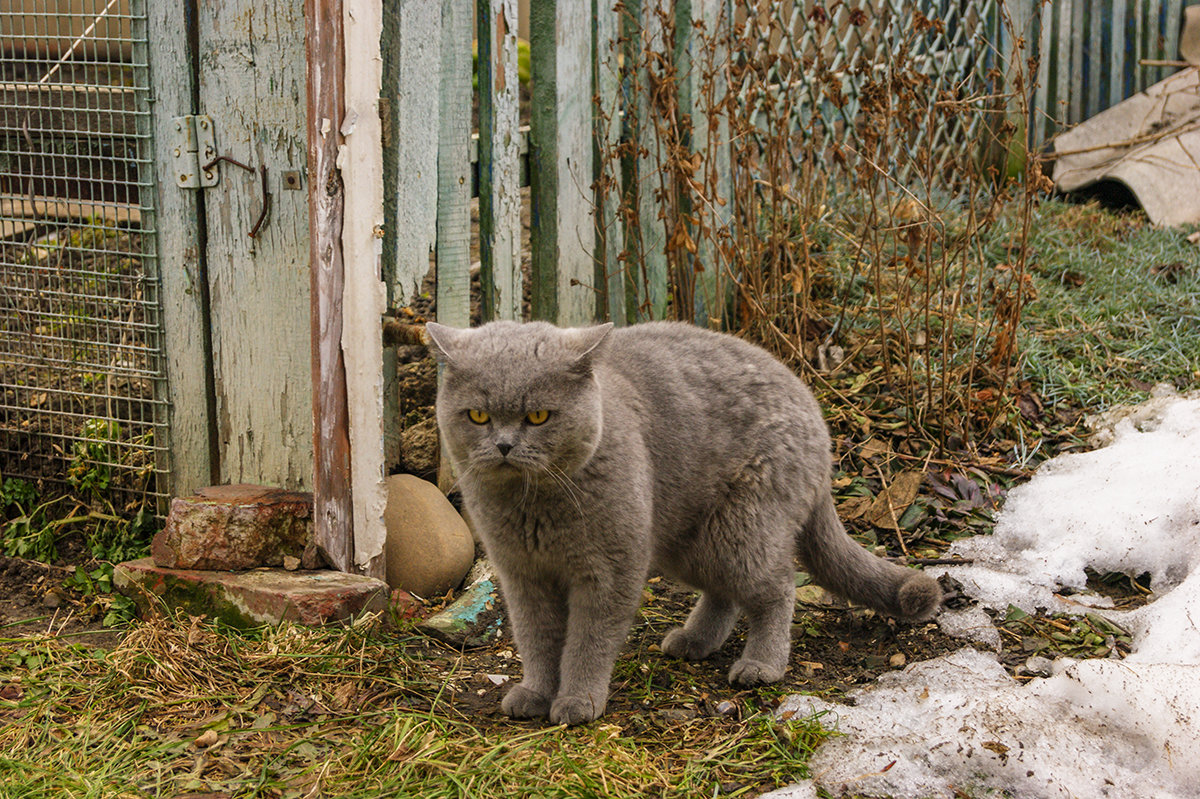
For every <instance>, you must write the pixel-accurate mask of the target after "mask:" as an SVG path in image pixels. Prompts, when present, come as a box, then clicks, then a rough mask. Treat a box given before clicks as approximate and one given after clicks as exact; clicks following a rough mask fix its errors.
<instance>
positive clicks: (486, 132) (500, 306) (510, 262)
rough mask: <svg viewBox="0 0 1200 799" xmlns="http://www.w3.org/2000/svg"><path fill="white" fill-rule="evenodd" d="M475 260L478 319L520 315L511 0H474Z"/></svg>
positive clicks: (516, 81) (516, 90)
mask: <svg viewBox="0 0 1200 799" xmlns="http://www.w3.org/2000/svg"><path fill="white" fill-rule="evenodd" d="M477 31H478V35H477V40H478V42H479V58H478V76H479V239H480V241H479V260H480V281H481V285H482V299H481V304H482V308H481V311H482V315H483V318H484V320H492V319H519V318H520V317H521V283H522V281H521V188H520V182H521V153H520V138H519V136H518V135H517V130H518V127H519V123H520V120H519V107H520V82H519V78H518V74H517V3H516V0H480V2H479V19H478V23H477Z"/></svg>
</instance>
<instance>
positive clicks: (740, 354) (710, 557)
mask: <svg viewBox="0 0 1200 799" xmlns="http://www.w3.org/2000/svg"><path fill="white" fill-rule="evenodd" d="M428 332H429V337H430V339H431V340H432V343H433V346H434V350H435V351H436V352H437V354H438V357H439V359H440V360H441V361H442V363H443V364H444V365H445V373H444V380H443V382H442V385H441V388H440V390H439V393H438V400H437V415H438V424H439V427H440V429H441V432H442V436H443V439H444V441H445V443H446V445H447V449H448V451H449V453H450V457H451V460H452V462H453V465H454V468H455V470H456V472H457V474H458V478H459V485H460V487H461V489H462V494H463V499H464V502H465V504H466V509H467V512H468V514H469V517H470V519H471V520H472V522H473V523H474V525H475V529H476V531H477V533H478V534H479V536H480V537H481V538H482V540H483V544H484V546H485V548H486V550H487V553H488V556H489V558H490V559H491V561H492V563H493V565H494V567H495V569H496V572H497V576H498V577H499V579H500V586H501V590H502V591H503V593H504V599H505V603H506V605H507V608H508V611H509V614H510V618H511V621H512V630H513V635H514V636H515V639H516V644H517V649H518V651H519V654H520V656H521V660H522V663H523V664H524V679H523V681H522V682H521V683H520V684H518V685H516V686H514V687H513V688H512V690H511V691H510V692H509V693H508V694H507V695H506V696H505V697H504V700H503V703H502V707H503V709H504V711H505V712H506V713H508V714H509V715H511V716H515V717H538V716H548V717H549V719H550V721H552V722H554V723H567V724H576V723H580V722H585V721H590V720H592V719H595V718H596V717H598V716H599V715H600V714H601V713H603V712H604V707H605V703H606V702H607V699H608V688H609V680H610V677H611V674H612V668H613V662H614V660H615V659H616V656H617V653H618V650H619V649H620V647H621V645H622V644H623V642H624V641H625V637H626V634H627V633H628V630H629V627H630V624H631V622H632V620H633V618H634V615H635V613H636V611H637V607H638V603H639V601H640V600H641V597H642V590H643V587H644V584H645V581H646V579H647V577H648V576H649V574H650V573H651V572H652V570H658V571H661V572H662V573H663V574H665V575H667V576H668V577H671V578H673V579H676V580H679V581H681V582H683V583H685V584H687V585H690V586H693V587H695V588H697V589H699V590H700V591H701V595H700V599H699V601H698V602H697V604H696V607H695V609H694V610H693V611H692V612H691V615H689V616H688V619H687V622H686V623H685V624H684V625H683V626H682V627H678V628H676V629H674V630H672V631H671V632H670V633H669V634H668V635H667V636H666V638H665V639H664V640H663V643H662V649H663V651H664V652H666V653H667V654H669V655H674V656H677V657H681V658H686V659H689V660H696V659H700V658H704V657H707V656H708V655H710V654H712V653H713V652H714V651H715V650H716V649H718V648H719V647H720V646H721V645H722V643H724V641H725V639H726V638H727V637H728V636H729V633H730V631H731V629H732V628H733V625H734V622H735V621H736V620H737V618H738V616H739V614H745V616H746V617H747V621H748V631H747V634H746V644H745V649H744V650H743V653H742V657H741V658H740V659H739V660H738V661H737V662H736V663H734V664H733V667H732V668H731V669H730V671H729V680H730V682H732V683H734V684H738V685H751V684H757V683H768V682H773V681H776V680H779V679H780V678H781V677H782V676H783V673H784V670H785V668H786V666H787V662H788V654H789V649H790V641H789V634H790V631H791V624H792V612H793V607H794V602H795V587H794V586H795V581H794V573H793V572H794V560H793V559H794V557H795V556H796V555H799V557H800V559H801V560H802V561H803V563H804V564H805V566H806V568H807V569H808V571H809V572H810V573H811V575H812V577H813V579H814V580H815V581H816V582H817V583H818V584H820V585H822V586H824V587H826V588H828V589H830V590H831V591H834V592H836V593H838V594H841V595H842V596H845V597H847V598H849V599H852V600H854V601H856V602H860V603H862V604H864V605H867V606H869V607H872V608H875V609H876V610H879V611H882V612H884V613H887V614H890V615H893V616H898V617H900V618H902V619H907V620H921V619H926V618H929V617H930V616H932V615H933V614H934V613H936V611H937V609H938V608H939V607H940V605H941V600H942V592H941V590H940V588H939V587H938V584H937V583H936V582H935V581H934V580H932V579H931V578H929V577H928V576H926V575H924V574H922V573H921V572H919V571H915V570H912V569H907V568H903V567H900V566H897V565H894V564H892V563H889V562H887V561H884V560H882V559H880V558H877V557H874V556H873V555H871V554H869V553H868V552H866V550H864V549H863V548H862V547H860V546H859V545H858V544H857V543H855V542H854V541H853V540H852V539H851V538H850V537H848V536H847V535H846V533H845V530H844V529H843V527H842V525H841V522H840V521H839V520H838V517H837V513H836V511H835V509H834V505H833V499H832V497H831V495H830V486H829V473H830V463H831V461H830V452H829V449H830V443H829V434H828V432H827V430H826V427H825V424H824V421H823V419H822V417H821V412H820V410H819V409H818V407H817V404H816V401H815V400H814V399H813V397H812V394H811V393H810V392H809V390H808V388H807V387H806V386H805V385H804V384H803V383H801V381H800V380H799V379H798V378H797V377H796V376H795V375H793V374H792V373H791V372H790V371H788V369H787V368H785V367H784V366H783V365H782V364H781V363H780V362H779V361H777V360H776V359H775V358H773V357H772V356H771V355H770V354H768V353H767V352H766V351H764V350H762V349H760V348H758V347H755V346H753V345H751V344H748V343H746V342H744V341H741V340H740V339H737V338H734V337H733V336H729V335H724V334H719V333H712V332H709V331H705V330H701V329H699V328H696V327H693V326H690V325H686V324H680V323H670V322H655V323H649V324H643V325H635V326H632V327H627V328H618V329H612V328H611V326H609V325H605V326H601V327H593V328H579V329H563V328H557V327H554V326H552V325H549V324H546V323H537V322H535V323H528V324H517V323H512V322H494V323H492V324H488V325H484V326H483V327H481V328H478V329H476V330H455V329H451V328H448V327H445V326H442V325H436V324H432V323H431V324H430V325H429V326H428ZM543 411H546V412H548V415H546V416H545V417H544V418H545V420H544V421H542V419H543V416H542V413H541V412H543Z"/></svg>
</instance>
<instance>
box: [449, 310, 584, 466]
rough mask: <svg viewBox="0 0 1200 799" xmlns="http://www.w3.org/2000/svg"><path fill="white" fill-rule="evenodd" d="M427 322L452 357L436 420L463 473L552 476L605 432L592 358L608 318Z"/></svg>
mask: <svg viewBox="0 0 1200 799" xmlns="http://www.w3.org/2000/svg"><path fill="white" fill-rule="evenodd" d="M427 329H428V331H429V334H430V338H431V340H432V342H433V344H434V348H435V350H436V351H437V353H438V356H439V360H440V361H441V362H442V363H443V365H444V366H445V372H444V374H443V380H442V384H441V386H440V388H439V390H438V401H437V406H438V407H437V411H438V425H439V427H440V429H441V432H442V436H443V439H444V441H445V443H446V448H447V450H448V451H449V453H450V457H451V460H452V461H453V462H454V466H455V469H456V470H457V471H458V473H459V477H460V478H465V477H468V476H470V477H471V478H473V479H481V480H485V481H489V482H490V481H506V480H522V481H523V480H526V479H528V478H530V477H533V478H537V477H540V476H543V475H544V476H546V477H547V478H549V479H552V480H553V479H557V478H560V477H564V476H569V475H571V474H573V473H574V472H576V471H577V470H578V469H579V468H580V467H581V466H583V465H584V464H585V463H587V462H588V460H590V459H591V457H592V455H593V454H594V453H595V451H596V447H597V445H598V444H599V441H600V434H601V432H602V431H601V408H600V390H599V386H598V385H597V383H596V379H595V376H594V374H593V370H592V365H593V360H594V358H595V356H596V350H597V347H599V346H600V344H601V342H602V341H603V339H604V337H605V336H606V335H607V333H608V328H607V327H604V328H587V329H581V330H561V329H558V328H555V327H552V326H550V325H545V324H538V323H531V324H516V323H512V322H495V323H492V324H489V325H485V326H483V327H481V328H478V329H476V330H454V329H452V328H447V327H444V326H441V325H435V324H432V323H431V324H430V325H429V326H428V328H427Z"/></svg>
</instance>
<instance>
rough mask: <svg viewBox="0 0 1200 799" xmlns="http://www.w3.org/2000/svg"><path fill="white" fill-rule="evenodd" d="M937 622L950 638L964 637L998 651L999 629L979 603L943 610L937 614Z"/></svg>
mask: <svg viewBox="0 0 1200 799" xmlns="http://www.w3.org/2000/svg"><path fill="white" fill-rule="evenodd" d="M937 623H938V626H939V627H941V628H942V632H944V633H945V634H946V635H949V636H951V637H952V638H964V639H966V640H968V641H971V642H974V643H976V644H980V645H982V646H984V647H986V648H987V649H990V650H991V651H993V652H999V651H1000V631H999V630H997V629H996V627H995V626H994V625H993V624H992V617H991V616H989V615H987V613H985V612H984V610H983V608H981V607H980V606H979V605H972V606H971V607H969V608H961V609H959V610H943V611H942V612H941V613H939V614H938V617H937Z"/></svg>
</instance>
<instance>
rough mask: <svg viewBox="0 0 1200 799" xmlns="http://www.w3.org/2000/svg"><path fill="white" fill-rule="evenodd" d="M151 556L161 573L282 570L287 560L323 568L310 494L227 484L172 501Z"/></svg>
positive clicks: (155, 537)
mask: <svg viewBox="0 0 1200 799" xmlns="http://www.w3.org/2000/svg"><path fill="white" fill-rule="evenodd" d="M151 555H152V556H153V558H154V562H155V563H156V564H157V565H158V566H160V567H162V568H165V569H218V570H226V569H253V568H256V567H259V566H282V565H284V562H285V558H298V559H299V567H300V568H304V569H315V568H317V567H319V566H321V565H322V564H321V557H320V554H319V553H318V551H317V547H316V545H315V544H314V542H313V500H312V494H308V493H304V492H300V491H285V490H283V489H279V488H268V487H266V486H256V485H225V486H210V487H208V488H203V489H201V490H200V491H198V492H196V494H194V495H193V496H190V497H176V498H175V499H173V500H171V511H170V514H169V515H168V516H167V522H166V524H165V525H164V526H163V529H162V530H161V531H160V532H159V533H158V534H157V535H155V536H154V541H153V542H152V544H151ZM288 562H289V563H290V562H291V561H290V560H289V561H288Z"/></svg>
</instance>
